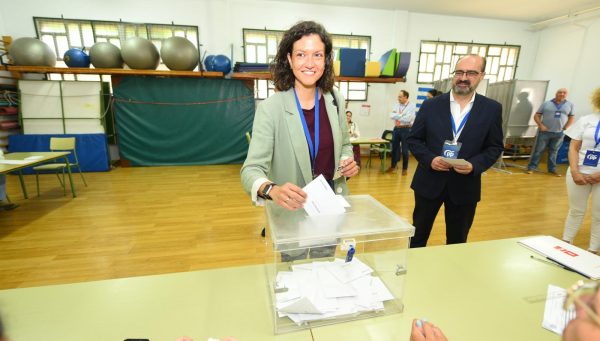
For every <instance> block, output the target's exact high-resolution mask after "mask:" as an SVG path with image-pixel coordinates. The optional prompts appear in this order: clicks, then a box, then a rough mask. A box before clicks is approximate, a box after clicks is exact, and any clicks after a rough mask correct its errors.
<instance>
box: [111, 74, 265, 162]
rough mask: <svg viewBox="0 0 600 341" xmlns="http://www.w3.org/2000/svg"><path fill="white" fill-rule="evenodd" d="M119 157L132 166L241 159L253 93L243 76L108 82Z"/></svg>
mask: <svg viewBox="0 0 600 341" xmlns="http://www.w3.org/2000/svg"><path fill="white" fill-rule="evenodd" d="M113 93H114V97H115V111H116V114H115V115H116V121H117V132H118V137H119V149H120V152H121V157H122V158H124V159H126V160H128V161H129V162H130V163H131V164H132V165H134V166H160V165H208V164H228V163H242V162H243V161H244V159H245V158H246V153H247V151H248V143H247V141H246V138H245V133H246V132H247V131H251V130H252V121H253V119H254V109H255V108H254V96H253V93H252V91H251V90H250V89H249V88H248V87H247V86H246V85H245V84H244V82H243V81H239V80H229V79H207V78H176V77H168V78H159V77H135V76H132V77H123V78H121V79H120V80H117V81H115V82H114V84H113Z"/></svg>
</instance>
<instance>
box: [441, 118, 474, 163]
mask: <svg viewBox="0 0 600 341" xmlns="http://www.w3.org/2000/svg"><path fill="white" fill-rule="evenodd" d="M469 115H471V111H470V110H469V112H468V113H467V114H466V115H465V117H464V118H463V119H462V121H461V122H460V124H459V125H458V128H457V127H456V123H454V117H452V114H450V122H451V123H452V135H453V137H454V139H453V140H452V141H450V140H446V141H444V147H443V148H442V156H443V157H445V158H448V159H458V152H460V147H461V146H462V143H461V142H458V136H459V135H460V132H461V131H462V130H463V128H464V127H465V124H466V123H467V120H468V119H469Z"/></svg>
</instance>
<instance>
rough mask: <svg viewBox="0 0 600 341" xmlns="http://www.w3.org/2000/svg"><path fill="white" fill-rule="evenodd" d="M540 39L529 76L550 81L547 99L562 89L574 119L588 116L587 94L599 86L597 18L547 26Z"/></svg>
mask: <svg viewBox="0 0 600 341" xmlns="http://www.w3.org/2000/svg"><path fill="white" fill-rule="evenodd" d="M539 36H540V43H539V48H538V53H537V59H536V62H535V64H534V66H533V70H532V77H533V78H535V79H549V80H550V84H549V88H548V96H547V98H548V99H550V98H552V97H553V96H554V93H555V92H556V90H557V89H559V88H563V87H564V88H567V89H568V90H569V97H568V98H569V100H570V101H572V102H573V103H574V104H575V113H576V115H577V116H582V115H587V114H589V113H591V111H592V108H591V105H590V100H589V98H590V94H591V93H592V91H593V90H594V89H596V88H598V87H600V80H598V76H600V63H599V62H598V56H600V43H599V42H598V37H599V36H600V18H596V19H589V20H585V21H578V22H573V23H567V24H563V25H559V26H556V27H550V28H547V29H545V30H543V31H541V32H539Z"/></svg>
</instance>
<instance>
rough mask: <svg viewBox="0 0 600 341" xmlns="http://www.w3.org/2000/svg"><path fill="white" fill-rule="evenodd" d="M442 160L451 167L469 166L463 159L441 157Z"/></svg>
mask: <svg viewBox="0 0 600 341" xmlns="http://www.w3.org/2000/svg"><path fill="white" fill-rule="evenodd" d="M442 160H444V161H445V162H447V163H449V164H451V165H452V166H465V165H468V164H469V161H467V160H465V159H449V158H447V157H443V158H442Z"/></svg>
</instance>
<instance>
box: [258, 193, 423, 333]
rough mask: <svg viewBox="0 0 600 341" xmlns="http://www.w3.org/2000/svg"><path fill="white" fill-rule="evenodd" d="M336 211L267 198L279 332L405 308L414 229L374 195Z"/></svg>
mask: <svg viewBox="0 0 600 341" xmlns="http://www.w3.org/2000/svg"><path fill="white" fill-rule="evenodd" d="M345 199H346V201H348V203H349V204H350V207H347V208H346V212H345V213H343V214H337V215H322V216H315V217H309V216H308V215H307V214H306V212H305V211H304V210H297V211H294V212H292V211H288V210H285V209H283V208H281V207H279V206H277V205H276V204H273V203H272V202H268V203H267V207H266V211H267V218H268V230H269V233H267V242H268V243H269V244H270V245H269V247H268V252H267V253H268V256H267V257H268V259H267V260H266V262H265V264H266V265H265V267H266V274H267V276H266V277H267V284H268V290H269V296H270V298H271V304H272V313H273V325H274V331H275V333H276V334H280V333H286V332H291V331H296V330H300V329H306V328H314V327H318V326H323V325H328V324H334V323H340V322H346V321H351V320H356V319H364V318H371V317H376V316H384V315H388V314H396V313H401V312H402V311H403V309H404V305H403V301H402V297H403V292H404V281H405V275H406V270H407V268H406V255H407V253H406V251H407V249H408V247H409V241H410V237H412V236H413V235H414V231H415V230H414V227H413V226H412V225H410V224H409V223H408V222H407V221H406V220H405V219H404V218H402V217H400V216H398V215H397V214H395V213H394V212H392V211H391V210H390V209H388V208H387V207H385V206H383V205H382V204H381V203H379V202H378V201H377V200H375V199H373V197H371V196H370V195H352V196H348V197H345Z"/></svg>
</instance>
